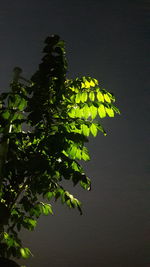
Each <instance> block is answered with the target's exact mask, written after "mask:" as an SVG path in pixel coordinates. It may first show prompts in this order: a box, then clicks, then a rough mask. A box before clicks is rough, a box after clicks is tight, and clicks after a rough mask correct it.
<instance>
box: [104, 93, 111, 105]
mask: <svg viewBox="0 0 150 267" xmlns="http://www.w3.org/2000/svg"><path fill="white" fill-rule="evenodd" d="M104 99H105V101H106V102H108V103H111V99H110V97H109V95H108V94H104Z"/></svg>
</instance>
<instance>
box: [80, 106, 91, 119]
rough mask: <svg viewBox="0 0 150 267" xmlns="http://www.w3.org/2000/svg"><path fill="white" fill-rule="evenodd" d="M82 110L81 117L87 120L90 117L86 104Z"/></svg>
mask: <svg viewBox="0 0 150 267" xmlns="http://www.w3.org/2000/svg"><path fill="white" fill-rule="evenodd" d="M82 110H83V117H84V118H85V119H87V118H89V117H90V115H91V111H90V108H89V106H88V105H87V104H85V105H84V107H83V109H82Z"/></svg>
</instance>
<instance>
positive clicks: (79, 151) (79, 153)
mask: <svg viewBox="0 0 150 267" xmlns="http://www.w3.org/2000/svg"><path fill="white" fill-rule="evenodd" d="M76 158H77V159H79V160H81V158H82V156H81V149H77V152H76Z"/></svg>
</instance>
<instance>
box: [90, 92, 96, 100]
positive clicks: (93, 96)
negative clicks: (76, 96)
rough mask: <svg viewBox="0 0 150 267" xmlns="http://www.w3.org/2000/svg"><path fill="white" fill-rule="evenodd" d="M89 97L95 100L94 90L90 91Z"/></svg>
mask: <svg viewBox="0 0 150 267" xmlns="http://www.w3.org/2000/svg"><path fill="white" fill-rule="evenodd" d="M89 98H90V100H91V101H94V99H95V94H94V92H93V91H91V92H90V93H89Z"/></svg>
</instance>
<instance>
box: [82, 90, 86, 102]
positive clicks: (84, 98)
mask: <svg viewBox="0 0 150 267" xmlns="http://www.w3.org/2000/svg"><path fill="white" fill-rule="evenodd" d="M81 101H82V102H83V103H84V102H86V101H87V92H83V93H82V94H81Z"/></svg>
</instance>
